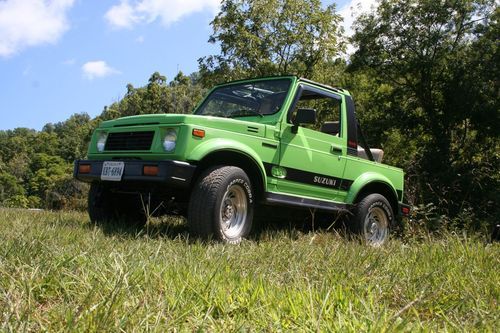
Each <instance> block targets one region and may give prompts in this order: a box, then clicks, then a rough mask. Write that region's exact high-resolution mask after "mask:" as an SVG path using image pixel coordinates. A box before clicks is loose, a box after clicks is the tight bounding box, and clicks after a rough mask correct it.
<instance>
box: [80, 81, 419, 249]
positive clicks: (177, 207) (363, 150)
mask: <svg viewBox="0 0 500 333" xmlns="http://www.w3.org/2000/svg"><path fill="white" fill-rule="evenodd" d="M363 141H364V140H363V137H362V134H361V131H360V128H359V125H358V123H357V121H356V115H355V112H354V103H353V100H352V97H351V96H350V94H349V92H347V91H346V90H343V89H338V88H333V87H330V86H326V85H323V84H320V83H316V82H312V81H309V80H306V79H303V78H298V77H294V76H281V77H267V78H258V79H251V80H243V81H234V82H229V83H225V84H222V85H219V86H216V87H215V88H214V89H212V90H211V91H210V92H209V94H208V95H207V97H206V98H205V99H204V100H203V101H202V102H201V103H200V104H199V105H198V107H197V108H196V109H195V111H194V113H193V114H190V115H182V114H154V115H139V116H132V117H124V118H120V119H116V120H110V121H105V122H103V123H102V124H101V125H100V126H99V128H97V129H96V130H95V132H94V133H93V136H92V139H91V142H90V147H89V151H88V159H87V160H77V161H75V168H74V176H75V178H76V179H79V180H81V181H84V182H89V183H91V187H90V192H89V198H88V211H89V215H90V219H91V220H92V221H93V222H95V223H99V222H104V221H108V220H118V221H124V222H125V221H129V222H144V221H146V217H147V216H148V215H152V214H153V213H154V214H156V213H158V212H164V213H169V214H175V213H177V214H181V215H185V216H187V223H188V226H189V230H190V233H191V234H194V235H196V236H198V237H202V238H209V237H213V238H216V239H219V240H222V241H225V242H228V243H238V242H240V241H241V240H242V239H243V238H245V237H246V236H248V235H249V234H250V233H251V231H252V226H253V225H254V224H255V223H254V221H253V220H254V212H256V211H258V210H260V209H263V208H264V206H283V207H284V206H287V207H296V208H303V209H313V210H317V211H322V212H332V213H336V214H339V213H347V214H349V215H350V217H349V222H348V223H349V226H350V228H351V229H352V230H353V231H354V232H355V233H358V234H360V235H361V236H362V238H363V239H365V240H366V241H367V242H368V243H371V244H376V245H377V244H382V243H383V242H384V241H385V240H386V239H387V238H388V235H389V230H390V228H391V227H393V226H394V224H395V222H396V221H397V220H398V217H400V216H402V215H407V214H408V213H409V207H408V206H407V205H404V204H403V183H404V174H403V171H402V170H401V169H398V168H395V167H391V166H388V165H385V164H382V163H381V160H382V157H383V151H382V150H380V149H370V148H368V146H367V145H366V144H365V143H364V142H363Z"/></svg>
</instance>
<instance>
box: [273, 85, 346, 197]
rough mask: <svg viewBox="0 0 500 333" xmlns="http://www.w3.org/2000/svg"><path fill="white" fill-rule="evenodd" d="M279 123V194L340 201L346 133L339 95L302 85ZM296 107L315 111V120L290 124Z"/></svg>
mask: <svg viewBox="0 0 500 333" xmlns="http://www.w3.org/2000/svg"><path fill="white" fill-rule="evenodd" d="M298 94H299V95H298V96H297V97H296V100H295V103H294V104H293V105H292V107H291V110H290V111H289V114H288V117H287V118H288V119H287V121H286V122H283V123H282V128H281V139H280V158H279V167H280V169H281V170H284V171H283V172H284V177H282V178H281V179H278V181H277V189H278V190H279V191H280V192H282V193H287V194H291V195H297V196H301V197H311V198H314V199H326V200H333V201H343V199H344V198H345V196H346V194H347V192H346V186H347V185H350V184H347V181H343V179H342V176H343V174H344V168H345V164H346V160H345V159H344V158H343V156H344V155H345V153H346V142H347V139H346V136H345V133H344V132H345V131H344V130H342V125H343V124H342V122H341V121H340V120H341V118H342V117H341V115H342V113H343V112H344V113H345V107H343V103H342V100H343V99H342V96H341V95H337V94H335V93H333V92H330V91H326V90H322V89H319V88H316V87H312V86H307V85H303V86H302V87H301V88H299V91H298ZM299 108H308V109H314V110H316V123H315V124H310V125H304V126H302V125H299V126H296V125H294V124H293V119H294V117H295V114H296V112H297V110H298V109H299Z"/></svg>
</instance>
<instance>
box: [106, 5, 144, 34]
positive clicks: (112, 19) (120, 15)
mask: <svg viewBox="0 0 500 333" xmlns="http://www.w3.org/2000/svg"><path fill="white" fill-rule="evenodd" d="M104 17H105V18H106V20H107V21H108V22H109V24H111V26H113V27H114V28H117V29H119V28H131V27H132V26H133V25H134V24H135V23H137V22H139V21H140V18H139V17H138V16H137V15H136V13H135V9H134V7H132V6H131V5H130V4H129V2H128V1H127V0H122V1H121V2H120V4H119V5H115V6H113V7H111V8H110V9H109V10H108V11H107V12H106V14H105V15H104Z"/></svg>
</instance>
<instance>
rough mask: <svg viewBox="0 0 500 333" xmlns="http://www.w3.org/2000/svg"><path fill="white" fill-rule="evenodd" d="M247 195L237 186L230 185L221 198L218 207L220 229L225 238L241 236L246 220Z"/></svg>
mask: <svg viewBox="0 0 500 333" xmlns="http://www.w3.org/2000/svg"><path fill="white" fill-rule="evenodd" d="M247 211H248V205H247V195H246V193H245V190H244V189H243V188H242V187H241V186H239V185H231V186H229V187H228V189H227V191H226V193H224V196H223V198H222V202H221V207H220V216H219V221H220V229H221V231H222V233H223V234H224V236H226V237H227V238H235V237H238V236H239V235H240V234H241V231H242V230H243V227H244V225H245V221H246V218H247Z"/></svg>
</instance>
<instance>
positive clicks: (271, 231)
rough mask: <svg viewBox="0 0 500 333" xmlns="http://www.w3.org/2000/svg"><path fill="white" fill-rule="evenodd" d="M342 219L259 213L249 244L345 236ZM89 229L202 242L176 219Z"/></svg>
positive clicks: (301, 213) (116, 223)
mask: <svg viewBox="0 0 500 333" xmlns="http://www.w3.org/2000/svg"><path fill="white" fill-rule="evenodd" d="M344 222H345V218H343V217H341V216H340V217H339V216H334V215H331V214H322V213H314V212H308V211H304V210H293V211H290V210H288V211H276V209H275V210H274V211H273V212H272V214H271V213H269V212H266V211H261V212H259V213H258V214H256V216H255V217H254V227H253V228H252V229H253V232H252V234H251V235H250V237H249V240H252V241H257V242H258V241H265V240H269V239H273V238H276V237H287V238H289V239H292V240H293V239H297V238H299V237H300V235H303V234H307V233H310V232H336V233H339V234H345V224H344ZM87 226H88V227H89V228H99V229H100V230H101V231H102V232H103V233H104V234H105V235H106V236H117V235H118V236H120V237H126V238H140V237H148V238H153V239H159V238H166V239H172V240H174V239H181V240H185V241H188V242H199V241H203V240H201V239H199V238H197V237H193V236H192V235H190V234H189V229H188V226H187V223H186V219H185V218H183V217H178V216H169V215H166V216H162V217H155V218H151V219H150V220H149V221H148V222H147V223H146V224H145V225H138V224H135V225H134V224H127V223H124V222H123V221H117V220H112V221H105V222H102V223H99V224H93V223H91V222H89V223H88V225H87Z"/></svg>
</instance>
